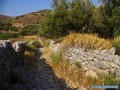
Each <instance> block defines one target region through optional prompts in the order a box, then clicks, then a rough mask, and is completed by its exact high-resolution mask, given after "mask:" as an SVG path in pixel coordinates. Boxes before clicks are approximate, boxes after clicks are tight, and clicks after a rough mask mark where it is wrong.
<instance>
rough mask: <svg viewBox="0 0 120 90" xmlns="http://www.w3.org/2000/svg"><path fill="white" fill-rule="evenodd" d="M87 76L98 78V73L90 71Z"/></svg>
mask: <svg viewBox="0 0 120 90" xmlns="http://www.w3.org/2000/svg"><path fill="white" fill-rule="evenodd" d="M85 76H91V77H92V78H97V73H96V72H94V71H92V70H89V71H87V72H86V73H85Z"/></svg>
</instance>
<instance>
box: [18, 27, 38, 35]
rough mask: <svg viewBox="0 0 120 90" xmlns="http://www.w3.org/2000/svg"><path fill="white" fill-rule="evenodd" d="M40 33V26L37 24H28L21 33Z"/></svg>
mask: <svg viewBox="0 0 120 90" xmlns="http://www.w3.org/2000/svg"><path fill="white" fill-rule="evenodd" d="M37 34H38V26H36V25H28V26H26V27H24V28H22V30H21V31H20V35H22V36H26V35H37Z"/></svg>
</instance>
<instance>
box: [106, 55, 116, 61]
mask: <svg viewBox="0 0 120 90" xmlns="http://www.w3.org/2000/svg"><path fill="white" fill-rule="evenodd" d="M107 58H108V60H109V61H110V62H113V61H114V60H115V59H116V57H115V55H108V57H107Z"/></svg>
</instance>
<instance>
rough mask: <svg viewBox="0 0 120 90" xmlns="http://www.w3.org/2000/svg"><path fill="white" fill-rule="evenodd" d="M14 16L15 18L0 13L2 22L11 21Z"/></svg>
mask: <svg viewBox="0 0 120 90" xmlns="http://www.w3.org/2000/svg"><path fill="white" fill-rule="evenodd" d="M13 18H14V17H11V16H6V15H2V14H0V22H9V21H10V20H12V19H13Z"/></svg>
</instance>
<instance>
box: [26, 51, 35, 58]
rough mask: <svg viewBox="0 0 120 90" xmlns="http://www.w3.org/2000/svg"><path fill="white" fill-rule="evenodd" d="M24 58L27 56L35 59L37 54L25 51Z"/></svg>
mask: <svg viewBox="0 0 120 90" xmlns="http://www.w3.org/2000/svg"><path fill="white" fill-rule="evenodd" d="M24 56H25V57H30V58H34V57H35V53H30V52H28V51H25V52H24Z"/></svg>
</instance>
